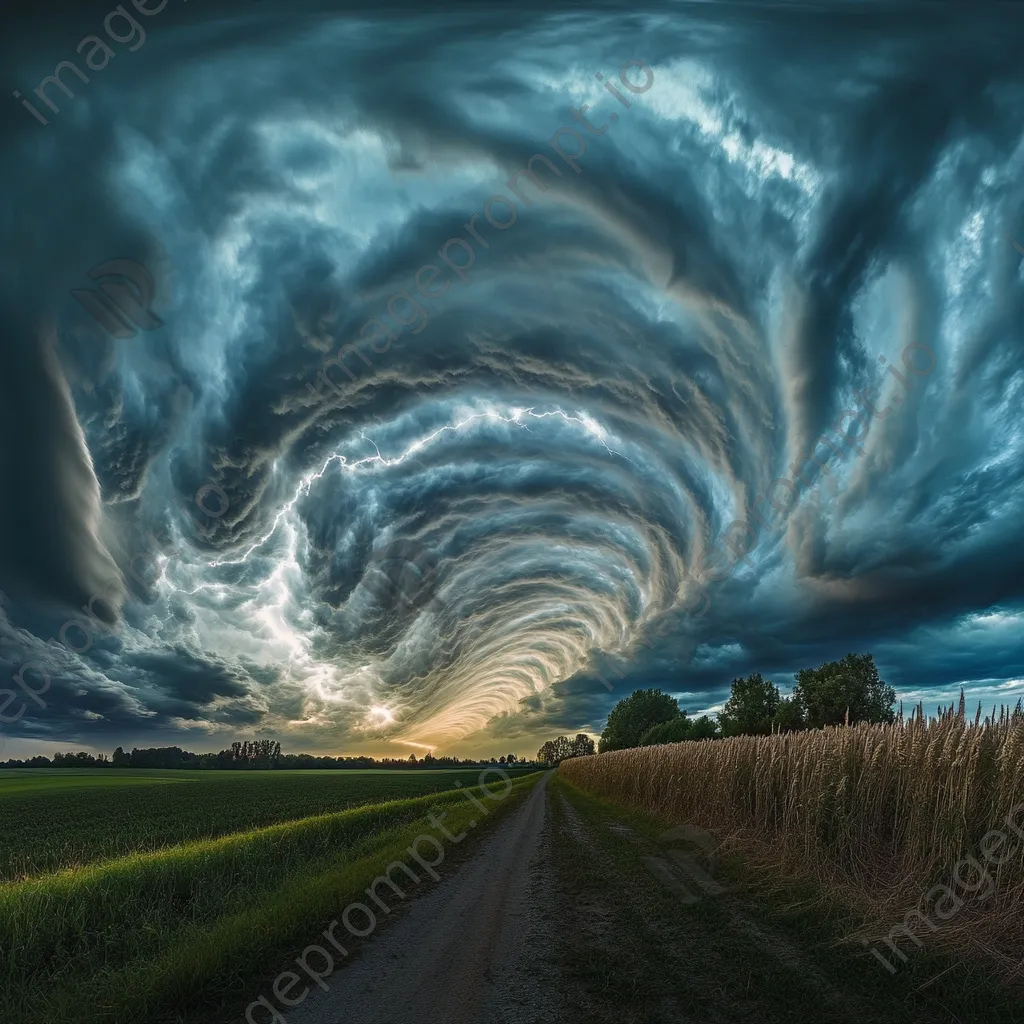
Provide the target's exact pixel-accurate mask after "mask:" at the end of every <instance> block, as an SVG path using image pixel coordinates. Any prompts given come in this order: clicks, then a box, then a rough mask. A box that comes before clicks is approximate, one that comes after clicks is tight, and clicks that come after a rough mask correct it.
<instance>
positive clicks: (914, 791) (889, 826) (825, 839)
mask: <svg viewBox="0 0 1024 1024" xmlns="http://www.w3.org/2000/svg"><path fill="white" fill-rule="evenodd" d="M559 774H560V775H561V776H562V777H564V778H565V779H566V780H567V781H568V782H570V783H572V784H573V785H576V786H578V787H580V788H581V789H584V790H586V791H588V792H590V793H592V794H594V795H595V796H599V797H604V798H606V799H609V800H612V801H615V802H617V803H620V804H624V805H627V806H629V807H634V808H639V809H642V810H645V811H649V812H652V813H654V814H657V815H659V816H661V817H663V818H667V819H671V820H674V821H680V822H683V821H686V822H692V823H694V824H697V825H700V826H702V827H704V828H706V829H708V830H709V831H711V832H712V833H713V834H715V835H716V836H717V837H718V838H720V839H721V840H722V842H723V846H724V848H725V849H727V850H732V851H734V852H740V853H742V854H743V855H744V856H745V857H746V858H747V859H748V860H750V861H752V862H753V863H755V864H757V865H759V866H760V867H762V868H766V869H773V870H776V871H778V872H779V873H780V874H781V875H783V876H795V877H804V878H807V877H810V878H813V879H814V880H815V881H816V882H818V883H819V884H820V885H821V887H822V892H823V893H824V894H825V895H826V897H827V898H830V899H831V898H841V899H843V900H844V901H845V902H846V904H847V905H849V906H852V907H853V908H854V909H855V910H857V911H859V912H860V913H861V914H862V915H863V917H864V919H865V920H866V921H867V922H868V923H867V924H866V926H865V929H864V930H863V931H862V932H860V933H858V934H859V936H860V937H866V938H869V939H870V938H878V937H884V936H885V935H886V934H887V933H888V931H889V929H890V928H891V927H892V926H893V925H894V924H897V923H900V922H902V921H903V919H904V915H905V914H906V912H907V911H908V910H910V909H911V908H913V907H916V906H918V905H919V904H920V905H921V907H922V910H923V911H924V912H925V913H927V907H926V906H925V904H924V903H923V902H922V901H923V900H924V896H925V893H927V892H928V890H929V889H930V888H931V887H932V886H934V885H935V884H937V883H941V884H943V885H947V886H950V888H953V891H954V892H955V893H957V894H958V895H961V898H963V899H964V905H963V907H962V909H960V910H959V911H958V912H957V914H956V915H955V916H954V917H952V918H950V919H949V920H948V921H946V922H942V921H938V922H937V923H938V924H939V926H940V927H939V929H938V931H937V932H935V933H934V934H928V936H927V943H928V945H929V946H931V945H932V944H933V943H935V944H936V945H945V946H955V947H959V951H960V952H967V951H968V950H970V951H972V952H973V953H974V954H980V955H983V956H984V957H985V958H988V959H994V961H995V964H996V966H997V967H998V968H999V969H1000V970H1002V971H1003V973H1005V974H1006V975H1007V976H1008V977H1020V974H1021V959H1020V958H1021V953H1022V951H1024V914H1022V911H1024V843H1021V842H1020V840H1021V839H1024V711H1022V708H1021V704H1018V705H1017V708H1016V709H1015V710H1013V711H1008V710H1007V709H1005V708H1004V709H1002V710H1001V711H999V713H998V714H996V713H995V711H994V712H993V715H992V716H991V717H990V718H985V719H984V721H982V719H981V709H980V708H979V709H978V714H977V716H975V717H974V718H973V720H972V719H968V718H966V717H965V715H964V707H963V697H962V696H961V700H960V707H959V709H958V710H954V709H953V708H952V707H950V708H949V709H948V710H947V711H944V712H941V714H940V717H939V718H926V717H925V716H924V715H923V712H922V709H921V708H920V707H919V708H918V709H916V710H915V712H914V714H913V715H912V716H911V718H910V719H909V720H904V719H903V718H902V717H900V718H899V719H898V720H897V721H896V723H895V724H893V725H856V726H851V727H837V728H827V729H820V730H813V731H808V732H800V733H789V734H785V735H772V736H738V737H733V738H731V739H725V740H700V741H690V742H684V743H673V744H666V745H663V746H654V747H639V748H635V749H631V750H620V751H614V752H611V753H606V754H598V755H596V756H593V757H584V758H575V759H573V760H570V761H563V762H562V764H561V766H560V767H559ZM1017 805H1021V807H1020V808H1018V811H1017V813H1016V815H1015V817H1014V819H1013V820H1014V822H1015V824H1016V831H1015V830H1014V829H1013V828H1011V826H1009V825H1008V824H1007V821H1006V819H1007V815H1008V814H1009V812H1010V811H1011V809H1012V808H1014V807H1016V806H1017ZM991 830H1001V831H1002V832H1004V833H1005V834H1006V835H1007V837H1008V845H1004V846H1003V847H1002V849H1001V850H1000V853H1002V854H1004V855H1005V854H1006V853H1007V852H1008V851H1010V848H1011V847H1015V849H1013V850H1012V851H1011V855H1010V856H1009V857H1007V858H1006V859H1005V860H1004V861H1003V863H1001V864H999V865H998V866H991V867H988V870H989V872H990V877H991V879H992V881H993V884H994V889H993V890H992V893H991V895H990V896H989V897H988V898H987V899H985V900H978V899H976V898H972V896H971V895H969V894H966V893H965V891H964V890H963V889H961V888H954V886H953V879H952V876H951V872H952V871H953V869H954V867H955V866H956V865H957V863H958V862H960V861H961V860H962V859H963V858H965V857H967V856H969V855H972V856H974V857H975V858H978V854H979V844H980V842H981V839H982V837H983V836H985V835H986V834H987V833H988V832H990V831H991ZM990 842H991V841H990ZM990 849H991V847H990ZM979 863H980V864H981V865H983V866H988V865H987V864H986V861H985V860H984V859H981V860H979ZM960 877H961V878H963V879H964V880H965V885H974V884H975V882H974V879H977V878H978V874H977V873H976V872H975V873H972V872H971V870H970V869H964V868H961V874H960ZM985 888H987V884H986V887H985ZM980 891H982V892H984V891H985V889H981V890H980ZM932 899H933V900H934V899H935V897H934V896H933V897H932ZM933 916H934V915H933ZM919 930H923V929H919ZM910 952H911V953H912V952H913V946H911V947H910Z"/></svg>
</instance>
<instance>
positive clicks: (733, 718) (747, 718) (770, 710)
mask: <svg viewBox="0 0 1024 1024" xmlns="http://www.w3.org/2000/svg"><path fill="white" fill-rule="evenodd" d="M778 710H779V689H778V687H777V686H775V685H774V684H773V683H770V682H768V681H767V680H766V679H763V678H762V676H761V673H760V672H754V673H753V674H752V675H749V676H744V677H742V678H740V679H734V680H733V681H732V692H731V693H730V695H729V699H728V700H727V701H726V702H725V707H724V708H722V711H721V713H720V714H719V716H718V724H719V726H720V727H721V729H722V735H723V736H751V735H754V736H756V735H758V734H761V733H769V732H771V731H772V723H773V721H774V720H775V714H776V712H777V711H778Z"/></svg>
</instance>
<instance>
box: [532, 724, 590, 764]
mask: <svg viewBox="0 0 1024 1024" xmlns="http://www.w3.org/2000/svg"><path fill="white" fill-rule="evenodd" d="M593 752H594V741H593V740H592V739H591V738H590V737H589V736H588V735H587V734H586V733H585V732H578V733H576V738H575V739H573V740H571V739H569V737H568V736H559V737H557V738H556V739H553V740H548V741H547V743H545V744H544V745H543V746H542V747H541V748H540V750H538V751H537V760H538V761H540V762H542V763H543V764H559V763H561V762H562V761H564V760H566V759H567V758H570V757H585V756H586V755H587V754H592V753H593Z"/></svg>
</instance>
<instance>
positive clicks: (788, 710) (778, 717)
mask: <svg viewBox="0 0 1024 1024" xmlns="http://www.w3.org/2000/svg"><path fill="white" fill-rule="evenodd" d="M772 725H774V727H775V731H776V732H793V731H795V730H797V729H803V728H804V727H805V726H804V714H803V710H802V708H801V707H800V703H799V701H797V700H796V699H795V698H793V697H783V698H781V699H780V700H779V707H778V710H777V711H776V712H775V718H774V720H773V721H772Z"/></svg>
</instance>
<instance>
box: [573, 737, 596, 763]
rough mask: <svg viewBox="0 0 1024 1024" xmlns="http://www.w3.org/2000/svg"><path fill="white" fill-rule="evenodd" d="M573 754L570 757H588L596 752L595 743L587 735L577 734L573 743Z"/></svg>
mask: <svg viewBox="0 0 1024 1024" xmlns="http://www.w3.org/2000/svg"><path fill="white" fill-rule="evenodd" d="M571 747H572V753H571V754H570V755H569V756H570V757H588V756H589V755H590V754H592V753H593V752H594V741H593V740H592V739H591V738H590V737H589V736H588V735H587V734H586V733H585V732H578V733H576V739H574V740H573V741H572V743H571Z"/></svg>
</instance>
